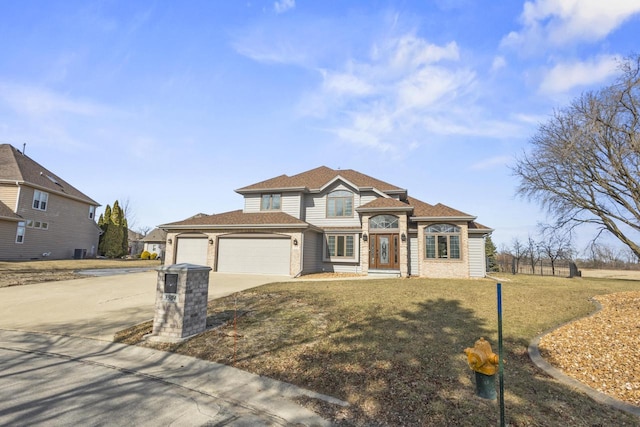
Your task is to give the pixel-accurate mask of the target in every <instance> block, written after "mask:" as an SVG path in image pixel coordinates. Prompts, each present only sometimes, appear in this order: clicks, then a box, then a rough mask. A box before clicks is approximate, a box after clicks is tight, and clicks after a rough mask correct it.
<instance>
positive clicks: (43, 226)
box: [26, 219, 49, 230]
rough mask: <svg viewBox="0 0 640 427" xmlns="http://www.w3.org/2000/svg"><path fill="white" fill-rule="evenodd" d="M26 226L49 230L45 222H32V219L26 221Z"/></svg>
mask: <svg viewBox="0 0 640 427" xmlns="http://www.w3.org/2000/svg"><path fill="white" fill-rule="evenodd" d="M26 224H27V228H41V229H43V230H48V229H49V223H47V222H41V221H34V220H32V219H28V220H27V221H26Z"/></svg>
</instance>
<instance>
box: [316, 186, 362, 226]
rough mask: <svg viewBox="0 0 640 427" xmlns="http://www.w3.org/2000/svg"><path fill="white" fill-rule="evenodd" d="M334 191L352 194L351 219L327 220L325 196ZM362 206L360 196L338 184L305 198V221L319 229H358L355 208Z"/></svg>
mask: <svg viewBox="0 0 640 427" xmlns="http://www.w3.org/2000/svg"><path fill="white" fill-rule="evenodd" d="M336 190H347V191H350V192H352V193H353V215H352V216H351V217H348V218H347V217H339V218H327V194H329V193H331V192H332V191H336ZM360 205H362V202H361V200H360V195H359V194H358V193H357V192H355V191H354V190H353V189H352V188H350V187H347V186H345V185H342V184H339V185H336V186H333V187H331V188H330V189H327V190H326V191H324V192H322V193H318V194H308V195H306V197H305V203H304V207H305V212H306V218H305V221H306V222H308V223H310V224H313V225H317V226H319V227H360V217H359V215H358V212H356V208H357V207H358V206H360Z"/></svg>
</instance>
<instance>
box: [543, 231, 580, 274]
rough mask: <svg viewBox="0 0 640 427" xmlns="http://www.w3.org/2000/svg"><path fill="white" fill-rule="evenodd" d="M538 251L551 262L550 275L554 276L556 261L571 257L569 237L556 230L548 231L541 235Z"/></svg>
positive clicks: (567, 234)
mask: <svg viewBox="0 0 640 427" xmlns="http://www.w3.org/2000/svg"><path fill="white" fill-rule="evenodd" d="M539 246H540V250H541V251H542V253H543V254H545V256H546V257H547V258H548V259H549V261H550V262H551V274H552V275H554V276H555V275H556V261H557V260H559V259H568V258H569V257H570V256H571V252H572V248H571V237H570V234H569V233H562V232H561V231H560V230H557V229H549V230H546V231H544V232H543V233H542V239H541V240H540V242H539Z"/></svg>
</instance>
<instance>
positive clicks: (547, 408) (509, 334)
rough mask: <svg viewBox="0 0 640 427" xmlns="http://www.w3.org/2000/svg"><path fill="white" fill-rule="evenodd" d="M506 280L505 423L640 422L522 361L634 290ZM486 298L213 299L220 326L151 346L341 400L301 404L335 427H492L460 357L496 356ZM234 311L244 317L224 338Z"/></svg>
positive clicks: (349, 287)
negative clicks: (470, 352) (482, 341)
mask: <svg viewBox="0 0 640 427" xmlns="http://www.w3.org/2000/svg"><path fill="white" fill-rule="evenodd" d="M504 279H505V280H504V281H503V311H504V337H505V342H504V346H505V359H506V367H505V400H506V412H507V422H508V423H509V425H511V426H528V425H539V426H550V425H571V426H596V425H601V426H605V425H606V426H609V425H617V426H622V425H638V424H640V421H639V420H638V419H637V418H635V417H632V416H630V415H627V414H624V413H621V412H618V411H616V410H613V409H611V408H609V407H607V406H604V405H600V404H598V403H595V402H594V401H592V400H591V399H589V398H588V397H587V396H585V395H583V394H581V393H579V392H576V391H575V390H572V389H570V388H569V387H566V386H564V385H562V384H560V383H558V382H556V381H555V380H553V379H551V378H550V377H548V376H546V375H545V374H544V373H543V372H541V371H540V370H539V369H538V368H536V367H535V366H534V365H533V364H532V363H531V361H530V360H529V357H528V355H527V346H528V344H529V342H530V340H531V339H532V338H533V337H534V336H536V335H537V334H539V333H541V332H542V331H545V330H547V329H549V328H551V327H553V326H556V325H558V324H561V323H563V322H565V321H567V320H570V319H573V318H576V317H580V316H584V315H586V314H588V313H589V312H591V311H592V310H593V304H592V303H591V302H590V298H592V297H593V296H594V295H601V294H607V293H611V292H618V291H638V290H640V282H632V281H615V280H604V279H585V278H583V279H561V278H553V277H535V276H509V277H505V278H504ZM495 288H496V287H495V281H493V280H428V279H389V280H375V281H373V280H352V281H347V280H343V281H329V282H327V281H318V282H288V283H281V284H272V285H267V286H263V287H260V288H257V289H253V290H250V291H245V292H241V293H238V294H236V295H233V296H230V297H227V298H223V299H220V300H216V301H212V302H211V303H210V306H209V310H210V315H211V316H212V318H211V319H212V323H213V318H214V317H216V316H217V317H218V320H219V322H218V323H222V324H223V326H221V327H219V328H217V329H214V330H211V331H208V332H206V333H204V334H201V335H199V336H197V337H195V338H193V339H191V340H189V341H187V342H185V343H181V344H173V345H169V344H164V345H160V348H163V349H166V350H171V351H175V352H179V353H183V354H188V355H192V356H195V357H199V358H203V359H207V360H212V361H216V362H221V363H226V364H234V361H235V365H236V366H238V367H239V368H242V369H245V370H248V371H251V372H255V373H258V374H261V375H266V376H269V377H272V378H276V379H279V380H283V381H288V382H291V383H294V384H297V385H300V386H302V387H306V388H309V389H313V390H316V391H318V392H322V393H326V394H329V395H333V396H336V397H339V398H342V399H344V400H347V401H349V402H350V404H351V406H350V407H349V408H347V409H345V408H342V407H333V406H331V405H328V404H325V403H321V402H316V401H311V400H307V401H306V402H305V404H306V405H308V406H309V407H311V408H314V409H315V410H317V411H318V412H319V413H321V414H322V415H323V416H325V417H327V418H330V419H332V420H333V421H334V422H336V423H337V424H340V425H367V426H371V425H373V426H375V425H385V426H387V425H389V426H391V425H393V426H397V425H463V426H465V425H469V426H475V425H495V424H496V422H497V420H498V410H497V407H496V404H495V402H490V401H486V400H483V399H480V398H477V397H476V396H475V395H474V392H473V380H472V378H473V375H472V372H471V371H470V370H469V368H468V367H467V364H466V360H465V356H464V354H463V350H464V348H465V347H468V346H471V345H473V343H474V342H475V340H477V339H478V338H479V337H481V336H483V337H486V338H487V339H488V340H489V341H490V342H491V343H492V344H493V347H494V351H497V345H496V339H497V315H496V295H495V294H496V291H495ZM236 309H237V310H240V311H241V312H242V314H243V316H241V317H239V318H238V319H237V330H234V328H233V321H232V319H233V313H234V310H236ZM225 319H226V323H225ZM150 328H151V326H150V324H146V325H140V326H139V327H138V328H137V329H136V330H132V331H128V332H125V333H123V334H122V336H121V337H120V339H122V340H123V341H125V342H129V343H135V342H138V341H139V339H140V337H141V336H142V335H143V334H145V333H148V332H150ZM127 335H128V336H127ZM234 348H237V351H236V352H235V353H234Z"/></svg>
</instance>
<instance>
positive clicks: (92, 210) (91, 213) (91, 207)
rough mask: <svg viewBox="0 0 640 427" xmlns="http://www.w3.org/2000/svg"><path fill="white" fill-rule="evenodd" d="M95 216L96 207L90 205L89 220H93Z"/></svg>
mask: <svg viewBox="0 0 640 427" xmlns="http://www.w3.org/2000/svg"><path fill="white" fill-rule="evenodd" d="M95 216H96V207H95V206H93V205H91V206H89V219H93V218H95Z"/></svg>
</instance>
